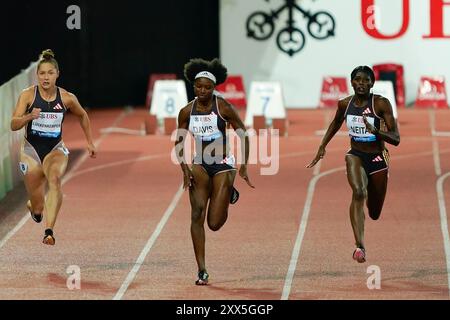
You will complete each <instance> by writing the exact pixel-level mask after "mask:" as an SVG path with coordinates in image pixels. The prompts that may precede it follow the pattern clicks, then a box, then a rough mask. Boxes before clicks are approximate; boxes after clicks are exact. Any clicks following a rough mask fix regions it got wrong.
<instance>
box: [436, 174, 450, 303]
mask: <svg viewBox="0 0 450 320" xmlns="http://www.w3.org/2000/svg"><path fill="white" fill-rule="evenodd" d="M449 176H450V172H447V173H446V174H444V175H442V176H440V177H439V179H438V180H437V182H436V192H437V198H438V203H439V217H440V219H441V231H442V237H443V239H444V250H445V261H446V262H447V287H448V289H449V295H450V238H449V234H448V224H447V221H448V220H447V209H446V205H445V196H444V181H445V179H447V178H448V177H449Z"/></svg>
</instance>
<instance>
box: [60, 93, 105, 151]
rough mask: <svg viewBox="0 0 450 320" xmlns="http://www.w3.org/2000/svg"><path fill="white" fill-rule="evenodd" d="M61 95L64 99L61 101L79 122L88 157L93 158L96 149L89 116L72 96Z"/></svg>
mask: <svg viewBox="0 0 450 320" xmlns="http://www.w3.org/2000/svg"><path fill="white" fill-rule="evenodd" d="M62 95H63V97H64V98H65V99H64V101H63V102H64V105H65V106H66V107H67V108H68V109H69V110H70V111H71V112H72V113H73V114H74V115H76V116H77V117H78V119H79V120H80V126H81V128H82V129H83V132H84V135H85V137H86V141H87V144H88V146H87V148H88V151H89V155H90V156H91V158H95V156H96V154H97V149H96V148H95V146H94V143H93V141H92V132H91V122H90V121H89V116H88V114H87V112H86V110H84V109H83V107H82V106H81V104H80V103H79V102H78V99H77V97H76V96H75V95H74V94H72V93H70V92H65V93H64V94H62Z"/></svg>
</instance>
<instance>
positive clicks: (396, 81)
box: [373, 63, 405, 108]
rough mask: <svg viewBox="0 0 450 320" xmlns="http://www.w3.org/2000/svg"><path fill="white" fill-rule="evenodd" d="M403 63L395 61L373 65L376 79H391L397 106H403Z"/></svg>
mask: <svg viewBox="0 0 450 320" xmlns="http://www.w3.org/2000/svg"><path fill="white" fill-rule="evenodd" d="M403 72H404V71H403V65H401V64H396V63H381V64H375V65H373V73H374V74H375V79H376V80H387V81H391V82H392V84H393V86H394V92H395V101H396V103H397V107H400V108H402V107H404V106H405V80H404V78H403V77H404V75H403Z"/></svg>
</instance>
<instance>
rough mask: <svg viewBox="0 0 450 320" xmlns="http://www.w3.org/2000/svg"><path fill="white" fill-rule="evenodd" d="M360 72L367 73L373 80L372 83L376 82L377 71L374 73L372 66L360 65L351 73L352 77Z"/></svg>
mask: <svg viewBox="0 0 450 320" xmlns="http://www.w3.org/2000/svg"><path fill="white" fill-rule="evenodd" d="M358 72H363V73H365V74H367V75H368V76H369V78H370V79H371V80H372V83H375V73H373V70H372V68H370V67H369V66H358V67H356V68H355V69H353V71H352V73H351V75H350V79H351V80H353V79H354V78H355V77H356V74H357V73H358Z"/></svg>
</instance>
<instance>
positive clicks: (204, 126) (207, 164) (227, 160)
mask: <svg viewBox="0 0 450 320" xmlns="http://www.w3.org/2000/svg"><path fill="white" fill-rule="evenodd" d="M196 107H197V98H195V100H194V102H193V103H192V108H191V114H190V118H189V131H190V132H191V133H192V135H193V136H194V140H195V156H194V164H199V165H201V166H202V168H203V169H205V171H206V172H207V173H208V175H209V176H210V177H213V176H214V175H216V174H218V173H220V172H225V171H231V170H236V168H235V159H234V156H233V155H232V154H230V153H229V152H228V148H227V147H228V146H227V136H226V127H227V121H226V120H225V119H224V118H223V117H222V116H221V114H220V111H219V107H218V102H217V96H216V95H214V96H213V102H212V109H211V112H208V113H204V112H199V111H198V110H197V108H196Z"/></svg>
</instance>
